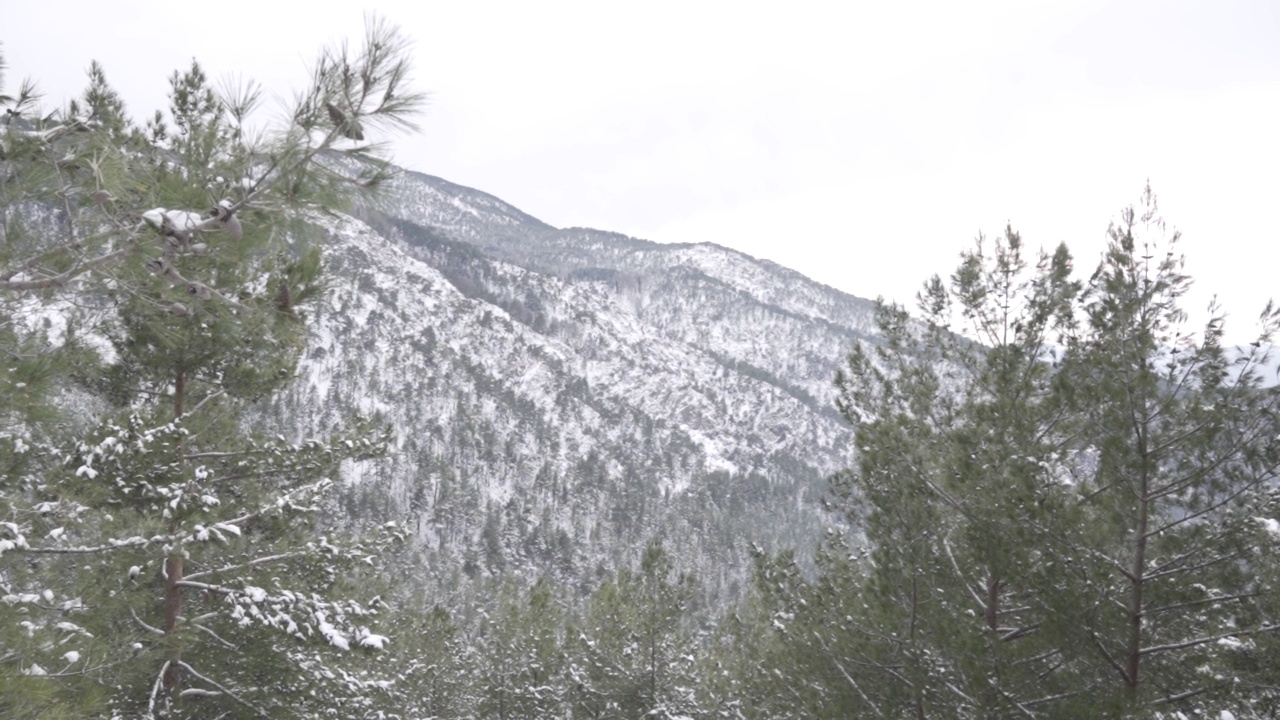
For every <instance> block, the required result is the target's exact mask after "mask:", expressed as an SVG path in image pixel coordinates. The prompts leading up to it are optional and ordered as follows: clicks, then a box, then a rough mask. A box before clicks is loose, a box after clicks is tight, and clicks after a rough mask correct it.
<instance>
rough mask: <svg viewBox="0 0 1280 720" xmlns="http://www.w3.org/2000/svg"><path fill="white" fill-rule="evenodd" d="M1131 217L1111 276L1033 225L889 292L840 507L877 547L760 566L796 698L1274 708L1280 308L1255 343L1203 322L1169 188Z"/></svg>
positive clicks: (1133, 713) (918, 709) (861, 375)
mask: <svg viewBox="0 0 1280 720" xmlns="http://www.w3.org/2000/svg"><path fill="white" fill-rule="evenodd" d="M1111 238H1112V241H1111V243H1110V245H1109V248H1108V251H1107V253H1106V254H1105V255H1104V257H1103V259H1102V262H1101V263H1100V265H1099V267H1098V268H1097V270H1096V272H1094V274H1093V276H1092V277H1091V279H1090V281H1089V282H1088V283H1087V284H1085V283H1081V282H1079V281H1077V280H1074V279H1073V278H1072V267H1071V258H1070V255H1069V253H1068V252H1067V250H1066V248H1065V247H1059V248H1057V249H1056V250H1055V251H1054V252H1053V253H1051V254H1042V255H1041V256H1040V258H1039V259H1038V260H1037V261H1036V262H1035V263H1034V264H1032V263H1030V262H1029V261H1027V260H1026V259H1025V258H1024V255H1023V244H1022V240H1021V238H1020V237H1019V236H1018V235H1017V234H1016V233H1014V232H1013V231H1012V230H1011V229H1010V230H1007V231H1006V233H1005V235H1004V237H1003V238H1001V239H1000V240H999V241H997V242H996V243H994V245H993V246H992V247H990V248H988V246H987V244H986V243H985V242H984V241H983V239H981V238H980V239H979V241H978V243H977V245H976V247H975V249H974V250H972V251H969V252H966V253H965V254H964V255H963V256H962V258H961V262H960V265H959V267H958V268H957V270H956V272H955V273H954V274H953V275H952V276H951V278H950V281H949V282H944V281H943V280H941V279H940V278H937V277H935V278H933V279H931V280H930V281H929V282H927V283H926V284H925V286H924V289H923V290H922V291H921V293H920V295H919V297H918V299H919V304H920V316H919V319H915V318H912V317H910V316H909V315H908V314H907V312H906V311H905V310H904V309H902V308H900V307H897V306H887V305H883V304H882V305H881V306H880V308H879V310H878V314H877V320H878V324H879V327H880V330H881V332H882V333H883V335H884V338H885V342H884V343H883V344H881V345H879V346H876V347H865V346H862V345H859V346H856V347H855V348H854V350H853V352H852V353H851V354H850V356H849V358H848V364H847V368H846V369H845V370H843V371H842V372H841V373H840V374H839V376H838V377H837V385H838V388H839V390H840V395H839V401H838V405H839V408H840V410H841V412H842V413H843V414H844V415H845V416H846V418H848V419H849V421H850V422H852V423H853V424H855V425H856V427H857V444H858V451H859V457H858V464H857V466H856V467H855V468H852V469H850V470H847V471H844V472H841V473H838V474H837V475H836V476H834V477H833V480H832V490H833V492H832V499H833V506H834V507H835V508H837V509H839V510H841V511H842V512H844V513H845V515H846V516H847V517H848V519H849V520H850V522H851V523H852V524H853V525H854V527H855V528H857V529H859V530H861V532H862V533H863V535H864V538H863V541H864V542H865V548H866V549H865V551H862V552H857V553H854V552H850V551H849V550H848V546H846V545H845V544H843V542H835V543H833V544H832V545H831V546H830V547H829V548H828V549H827V550H826V551H825V552H824V553H822V554H821V555H820V561H819V567H820V571H821V574H820V576H819V578H818V580H817V581H815V582H811V583H805V582H796V581H793V580H787V579H786V578H787V577H788V576H787V575H786V574H785V573H784V572H783V566H780V565H777V564H773V563H769V562H764V563H763V564H762V565H761V566H760V567H758V569H757V575H758V585H759V592H760V595H759V596H758V597H760V598H762V599H763V601H764V602H765V607H767V608H770V611H769V612H768V613H759V614H758V615H757V617H756V621H755V622H756V627H757V628H761V627H763V624H764V622H765V620H766V618H767V620H768V621H769V623H770V624H771V625H772V626H773V630H774V632H775V633H776V638H777V643H776V644H775V645H774V646H773V647H772V648H770V649H769V652H771V653H774V654H776V655H777V656H778V657H780V658H782V661H781V663H780V665H786V664H794V665H795V666H796V667H797V668H798V669H797V670H796V671H795V673H794V674H793V675H780V676H777V678H779V679H780V680H781V682H775V683H774V684H773V685H772V687H773V688H774V689H775V690H776V692H777V693H779V694H780V693H783V692H790V693H791V694H793V695H794V699H793V700H791V701H785V702H784V703H783V704H784V705H786V706H788V707H792V708H794V707H796V706H800V707H807V708H810V709H811V711H812V712H822V713H828V712H831V711H833V709H834V711H835V713H836V714H838V715H842V716H858V717H903V716H912V717H956V718H968V717H1015V716H1021V717H1040V716H1044V717H1084V716H1090V717H1104V716H1106V717H1110V716H1125V717H1160V716H1162V715H1161V714H1162V713H1165V715H1163V716H1165V717H1170V716H1172V715H1168V714H1167V713H1172V712H1175V711H1176V712H1182V713H1185V714H1186V715H1187V716H1192V715H1198V714H1204V713H1207V714H1209V715H1212V716H1216V715H1217V714H1218V711H1219V710H1220V709H1229V710H1230V711H1231V712H1233V713H1234V714H1235V716H1236V717H1262V716H1264V715H1262V714H1261V709H1263V708H1268V707H1272V706H1273V705H1274V702H1275V693H1274V689H1273V688H1272V687H1271V686H1270V682H1269V681H1267V680H1263V679H1262V678H1261V677H1260V676H1258V675H1256V674H1255V673H1256V672H1257V670H1256V668H1258V667H1259V666H1258V665H1255V664H1254V663H1256V662H1258V658H1259V657H1262V656H1265V653H1266V652H1268V651H1269V649H1270V647H1271V645H1272V644H1273V642H1274V634H1275V632H1276V631H1277V629H1280V625H1278V624H1277V620H1280V618H1278V617H1277V615H1276V610H1277V608H1276V600H1275V593H1274V590H1273V589H1272V588H1271V585H1270V582H1271V581H1270V579H1269V578H1271V577H1272V575H1271V574H1272V573H1274V565H1273V562H1274V559H1273V558H1274V555H1273V552H1274V549H1275V543H1276V541H1277V538H1276V537H1275V536H1274V535H1273V534H1271V533H1269V532H1262V531H1260V528H1267V529H1269V528H1272V527H1273V523H1274V519H1271V518H1270V515H1269V513H1270V514H1274V497H1273V496H1274V488H1275V482H1276V469H1277V461H1278V460H1280V455H1277V453H1280V446H1277V443H1276V437H1277V427H1276V412H1275V411H1276V407H1275V406H1276V402H1277V392H1276V391H1275V390H1274V389H1273V388H1269V387H1265V386H1264V385H1263V377H1262V375H1261V373H1260V369H1261V368H1262V367H1265V366H1266V364H1267V362H1268V357H1267V348H1268V346H1269V343H1270V341H1271V339H1272V335H1273V333H1274V331H1275V329H1276V327H1277V322H1280V314H1277V312H1276V311H1275V310H1274V309H1273V308H1271V307H1268V308H1267V309H1266V310H1265V311H1264V312H1263V314H1262V317H1261V326H1262V327H1261V331H1260V335H1259V336H1258V338H1257V340H1256V341H1255V342H1254V343H1253V344H1252V345H1251V346H1249V347H1247V348H1243V349H1240V350H1238V351H1236V353H1235V354H1234V355H1233V354H1231V353H1230V352H1229V351H1228V350H1227V349H1226V348H1224V347H1223V323H1222V318H1221V317H1220V316H1217V315H1215V317H1214V318H1213V319H1212V320H1210V322H1209V323H1208V324H1207V326H1206V327H1205V328H1204V329H1203V331H1202V332H1201V333H1199V334H1198V335H1197V334H1194V333H1190V332H1188V331H1186V330H1185V329H1183V325H1184V323H1185V320H1186V314H1185V313H1184V312H1183V311H1182V310H1181V308H1180V305H1179V299H1180V298H1181V297H1182V296H1183V295H1184V293H1185V291H1186V288H1187V287H1188V285H1189V283H1190V280H1189V278H1188V277H1187V276H1186V275H1185V274H1183V273H1182V271H1181V268H1182V259H1181V257H1180V256H1178V255H1177V254H1176V252H1175V248H1176V241H1177V236H1176V235H1173V236H1167V235H1166V233H1165V232H1164V226H1163V224H1162V223H1161V222H1160V220H1159V219H1158V215H1157V212H1156V207H1155V201H1154V197H1153V196H1152V195H1151V194H1150V192H1149V191H1148V192H1147V194H1146V195H1144V197H1143V205H1142V207H1141V208H1140V210H1139V211H1135V210H1132V209H1130V210H1126V211H1125V212H1124V213H1123V214H1122V217H1121V223H1120V225H1119V226H1116V227H1113V228H1112V232H1111ZM957 323H958V325H957ZM957 330H958V331H960V332H959V333H958V334H957V333H956V332H955V331H957ZM780 665H775V667H779V666H780ZM1228 678H1230V679H1228ZM765 680H767V678H762V679H761V682H763V681H765ZM775 699H776V698H775ZM768 700H769V698H767V697H765V698H760V699H759V701H758V702H762V703H767V702H768ZM818 708H822V709H821V710H818ZM775 710H776V711H778V712H779V713H781V712H784V711H785V708H783V707H775ZM766 714H767V713H766Z"/></svg>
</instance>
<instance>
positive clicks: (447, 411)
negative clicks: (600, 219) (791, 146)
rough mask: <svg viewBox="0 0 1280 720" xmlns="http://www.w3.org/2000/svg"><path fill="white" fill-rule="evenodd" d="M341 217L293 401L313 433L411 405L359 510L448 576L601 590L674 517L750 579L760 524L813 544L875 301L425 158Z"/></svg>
mask: <svg viewBox="0 0 1280 720" xmlns="http://www.w3.org/2000/svg"><path fill="white" fill-rule="evenodd" d="M330 230H331V232H330V233H329V240H328V241H327V243H326V248H325V252H326V257H327V266H328V270H329V273H330V278H331V280H330V292H329V294H328V297H327V300H326V301H325V302H324V303H323V304H322V306H321V307H319V308H316V309H314V310H313V311H312V319H313V323H312V340H311V343H310V346H309V348H308V351H307V354H306V357H305V359H304V360H303V363H302V365H301V367H300V369H299V375H300V381H299V382H298V383H295V384H294V386H293V388H292V389H291V390H290V392H289V393H288V394H287V396H286V397H285V398H283V399H282V400H281V402H279V403H278V404H277V405H276V406H275V407H274V412H275V413H277V420H278V422H280V423H282V424H284V425H285V426H286V427H287V426H292V427H293V429H294V430H295V432H298V433H309V432H313V431H315V430H317V429H319V428H321V427H323V426H326V425H331V424H338V423H341V422H342V421H343V420H344V419H345V418H346V417H347V416H348V415H349V414H350V413H351V411H352V410H359V411H360V412H362V413H364V414H367V415H371V416H372V417H374V418H375V419H377V420H380V421H382V422H385V423H388V424H390V425H391V426H392V427H393V428H394V431H395V448H394V450H393V452H391V453H390V454H389V455H388V456H387V457H386V458H385V459H383V460H381V461H378V462H375V463H372V464H369V465H366V466H362V467H360V468H357V471H358V473H359V474H360V475H361V477H360V482H357V483H353V484H352V486H351V488H350V489H349V493H348V496H347V500H348V502H349V503H351V505H352V507H351V508H350V510H351V512H352V513H353V515H354V516H355V517H362V518H381V517H384V516H385V515H387V514H393V515H404V514H407V515H408V516H409V517H410V522H411V523H412V524H413V525H414V526H415V527H416V528H417V532H418V537H419V539H420V542H421V547H422V550H423V556H424V558H425V559H426V561H427V564H428V566H429V567H431V568H432V569H434V570H435V571H437V572H442V573H448V572H452V571H453V570H454V569H460V570H463V571H465V572H467V573H470V574H472V575H476V574H482V573H496V572H501V571H503V570H507V569H516V570H523V569H530V570H542V571H551V572H555V573H556V574H557V575H558V576H560V577H561V579H563V580H566V581H569V582H580V583H582V585H581V586H582V587H583V588H584V589H585V588H586V587H587V585H588V583H589V581H590V580H591V577H592V576H593V574H594V573H596V572H597V571H598V570H601V569H607V568H610V567H612V566H613V565H615V564H616V563H618V562H620V561H624V560H626V561H629V560H630V559H631V558H632V557H633V556H634V554H635V552H636V551H637V549H638V548H639V547H640V546H642V544H643V543H645V542H647V541H648V540H649V539H650V538H651V537H653V536H661V537H662V538H663V539H664V541H665V542H666V544H667V546H668V547H669V548H670V549H671V550H672V551H673V552H674V553H675V554H676V555H677V556H678V557H680V558H681V559H682V560H683V561H684V562H685V563H687V564H688V566H690V567H693V568H696V569H697V571H698V572H699V574H701V575H702V576H703V577H704V580H705V581H706V583H707V584H708V586H709V587H710V589H711V590H712V591H713V592H715V593H719V592H729V593H732V592H734V590H735V586H736V585H737V583H739V582H740V581H741V580H742V579H743V578H742V577H741V575H742V573H743V571H744V570H745V569H746V568H747V567H749V563H746V562H745V556H746V555H747V552H748V549H749V547H750V545H749V544H750V543H752V542H754V543H757V544H760V545H762V546H765V547H779V546H795V547H804V548H808V547H812V542H813V540H814V539H815V536H816V534H817V533H818V532H819V531H820V529H821V527H822V525H823V524H824V523H825V522H826V519H825V518H824V517H823V515H822V511H821V509H820V504H819V500H820V497H821V495H822V493H823V491H824V488H825V482H826V481H825V478H826V476H827V475H828V474H829V473H830V472H832V471H833V470H836V469H837V468H840V467H842V466H844V465H846V464H848V463H849V462H850V460H851V451H852V431H851V428H850V427H849V426H848V425H847V424H846V423H845V422H844V421H843V420H842V419H841V418H840V417H839V416H838V415H837V414H836V412H835V411H834V407H833V402H832V400H833V389H832V384H831V380H832V377H833V375H834V373H835V370H836V368H837V366H838V364H839V363H840V362H841V361H842V359H843V357H844V354H845V353H846V352H847V351H848V349H849V348H850V346H851V344H852V343H853V342H855V341H858V340H860V339H861V340H874V337H873V333H874V331H873V329H872V310H873V305H872V303H870V302H869V301H866V300H862V299H859V298H855V297H852V296H850V295H847V294H844V293H841V292H839V291H836V290H834V289H832V288H830V287H827V286H825V285H821V284H819V283H816V282H813V281H811V280H809V279H807V278H805V277H803V276H802V275H800V274H798V273H796V272H793V271H790V270H787V269H786V268H783V267H780V266H778V265H776V264H773V263H770V262H767V261H761V260H757V259H755V258H752V257H750V256H747V255H744V254H742V253H739V252H736V251H733V250H730V249H727V248H725V247H721V246H719V245H714V244H710V243H703V244H696V245H662V244H657V243H653V242H647V241H643V240H638V239H635V238H630V237H626V236H623V235H619V234H616V233H609V232H601V231H597V230H589V229H581V228H573V229H557V228H553V227H551V226H549V225H547V224H545V223H543V222H541V221H539V220H537V219H535V218H533V217H530V216H528V215H526V214H525V213H523V212H521V211H519V210H518V209H516V208H514V207H512V206H510V205H508V204H506V203H504V202H502V201H501V200H499V199H497V198H494V197H492V196H490V195H486V194H485V193H482V192H479V191H476V190H472V189H469V188H465V187H461V186H458V185H454V184H451V183H449V182H446V181H444V180H441V179H439V178H435V177H430V176H426V175H420V174H414V173H406V174H404V175H403V176H401V177H400V178H399V179H398V180H397V182H396V183H395V185H394V186H393V188H392V192H391V193H390V197H389V198H388V200H387V202H386V203H385V204H384V206H383V207H382V208H381V210H380V211H379V212H377V213H366V214H365V216H364V219H363V220H357V219H355V218H351V217H342V218H340V219H337V220H334V221H332V222H331V223H330Z"/></svg>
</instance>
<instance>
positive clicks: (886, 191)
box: [0, 0, 1280, 337]
mask: <svg viewBox="0 0 1280 720" xmlns="http://www.w3.org/2000/svg"><path fill="white" fill-rule="evenodd" d="M305 6H306V7H307V8H308V9H307V10H306V11H305V12H303V11H301V10H297V9H293V8H295V7H296V8H301V7H304V5H303V4H301V3H276V2H264V1H262V0H259V1H258V2H243V1H242V0H221V1H220V2H218V3H214V4H209V3H179V2H173V0H165V1H163V2H161V1H158V0H155V1H151V0H146V1H144V0H138V1H125V0H110V1H109V2H107V1H102V0H95V1H92V2H91V1H87V0H43V1H39V2H37V1H36V0H13V1H11V2H5V3H3V7H0V41H3V43H4V48H5V53H6V55H7V56H8V60H9V63H10V65H11V71H10V77H9V83H10V87H11V89H12V87H13V86H14V85H16V82H17V80H18V79H19V78H21V77H23V76H31V77H33V78H35V79H37V80H39V81H40V83H41V85H42V87H43V88H44V89H45V90H46V92H47V94H48V96H49V100H50V101H51V102H60V101H62V100H64V99H65V98H67V97H70V96H72V95H74V94H78V93H79V92H80V90H81V89H82V88H83V85H84V70H85V68H86V67H87V66H88V63H89V61H90V60H91V59H97V60H99V61H101V62H102V63H103V64H104V65H105V67H106V70H107V74H108V77H109V78H110V79H111V81H112V83H113V84H114V85H115V86H116V87H117V88H118V89H119V90H120V91H121V93H122V94H123V95H124V97H125V99H126V102H128V103H129V106H130V110H131V112H132V113H134V114H135V115H136V116H140V115H142V114H143V113H144V112H149V111H151V110H152V109H154V108H158V107H164V105H165V99H164V97H165V90H166V88H167V84H166V78H167V76H168V75H169V73H171V72H172V71H173V70H174V69H176V68H179V67H185V66H186V65H187V64H189V62H190V59H191V58H192V57H195V58H197V59H199V60H200V62H201V63H202V64H203V65H204V66H205V68H206V70H207V71H208V72H209V73H210V74H211V75H212V76H214V77H223V76H228V75H237V74H238V75H241V76H244V77H252V78H255V79H257V80H259V81H261V82H262V83H263V84H264V85H266V87H267V88H268V89H269V90H271V91H274V92H275V93H277V94H278V95H280V96H288V95H289V93H290V89H291V88H294V87H300V86H301V84H302V82H303V81H304V79H305V76H306V65H307V63H308V61H310V60H311V59H312V58H313V57H314V56H315V53H316V50H318V49H319V48H320V47H321V46H322V45H324V44H326V43H327V42H331V41H335V40H339V39H341V38H343V37H349V38H351V39H352V40H358V38H359V36H360V35H361V33H362V27H363V18H364V16H365V13H366V12H369V11H374V12H377V13H379V14H381V15H382V16H384V17H385V18H386V19H388V20H390V21H391V22H393V23H396V24H398V25H400V26H401V28H402V29H403V30H404V32H405V33H406V34H408V35H409V36H410V37H412V38H413V39H414V40H415V42H416V60H415V65H416V68H417V70H416V84H417V85H418V87H419V88H421V89H424V90H427V91H429V92H431V93H432V104H431V106H430V107H429V108H428V112H427V115H426V116H425V117H424V118H423V122H422V133H421V134H420V135H417V136H412V137H404V138H401V139H400V140H398V141H397V146H396V152H397V160H398V162H399V163H400V164H402V165H405V166H407V167H409V168H412V169H415V170H421V171H423V172H427V173H431V174H434V175H439V176H442V177H444V178H446V179H448V180H452V181H454V182H458V183H461V184H464V185H469V186H472V187H476V188H479V189H481V190H484V191H487V192H490V193H492V194H494V195H497V196H498V197H501V198H503V199H504V200H507V201H508V202H511V203H513V204H515V205H516V206H518V207H520V208H521V209H523V210H525V211H526V212H529V213H530V214H532V215H534V216H537V217H539V218H541V219H543V220H545V221H547V222H549V223H551V224H553V225H557V226H562V227H563V226H572V225H585V226H591V227H597V228H601V229H606V230H615V231H619V232H624V233H627V234H630V235H634V236H637V237H643V238H648V239H651V240H657V241H662V242H676V241H680V242H697V241H712V242H717V243H720V244H723V245H727V246H730V247H734V248H737V249H740V250H742V251H745V252H747V253H750V254H752V255H755V256H758V257H764V258H769V259H771V260H774V261H777V262H779V263H781V264H783V265H787V266H789V267H792V268H795V269H797V270H800V271H801V272H803V273H805V274H807V275H809V276H811V277H813V278H815V279H817V280H820V281H822V282H826V283H828V284H831V285H834V286H836V287H839V288H841V289H843V290H846V291H848V292H851V293H854V294H856V295H861V296H864V297H875V296H877V295H885V296H888V297H891V298H896V299H900V300H904V301H905V300H909V299H910V298H911V297H912V296H913V295H914V293H915V290H916V288H917V287H918V286H919V283H920V282H921V281H922V280H923V279H924V278H925V277H926V276H927V275H929V274H931V273H934V272H941V273H944V274H945V273H948V272H950V270H951V269H952V268H953V266H954V260H955V257H956V255H957V253H958V252H959V251H960V250H961V249H963V248H964V247H966V246H967V245H968V243H969V242H970V241H971V239H972V238H973V237H974V236H975V235H976V234H977V232H978V231H984V232H986V233H987V234H989V235H990V234H996V233H998V232H1000V231H1001V230H1002V228H1003V227H1004V225H1005V223H1006V222H1012V223H1013V225H1014V227H1015V228H1016V229H1019V230H1021V231H1022V233H1023V237H1024V239H1026V240H1027V241H1028V242H1029V243H1031V244H1032V245H1033V246H1040V245H1043V246H1046V247H1051V246H1053V245H1055V244H1056V243H1058V242H1059V241H1063V240H1065V241H1067V242H1068V244H1069V245H1070V246H1071V247H1072V249H1073V250H1074V251H1075V253H1076V256H1077V258H1078V263H1079V264H1080V265H1081V266H1092V264H1093V263H1094V262H1095V260H1096V258H1097V254H1098V252H1099V251H1100V250H1101V248H1102V245H1103V241H1104V236H1105V231H1106V228H1107V224H1108V222H1109V221H1110V220H1111V219H1113V218H1114V217H1115V216H1116V214H1117V211H1118V210H1119V209H1120V208H1121V207H1123V206H1125V205H1127V204H1130V203H1133V202H1136V201H1137V199H1138V196H1139V194H1140V192H1141V190H1142V187H1143V184H1144V183H1145V182H1146V181H1147V180H1148V179H1150V181H1151V184H1152V186H1153V188H1154V189H1155V191H1156V193H1157V194H1158V195H1159V197H1160V201H1161V207H1162V209H1163V211H1164V215H1165V217H1166V218H1167V219H1168V220H1169V222H1170V223H1172V224H1173V225H1174V226H1175V227H1177V228H1178V229H1180V230H1181V231H1182V232H1183V234H1184V241H1183V249H1184V251H1185V252H1186V253H1187V255H1188V269H1189V270H1190V271H1191V272H1192V274H1193V275H1194V276H1195V277H1196V278H1197V281H1198V282H1197V286H1198V288H1199V291H1198V293H1197V295H1196V297H1195V302H1196V304H1197V305H1200V304H1203V303H1204V302H1206V301H1207V298H1208V296H1209V293H1210V292H1216V293H1217V294H1218V295H1219V297H1220V298H1221V299H1222V300H1223V302H1224V304H1225V305H1226V307H1227V309H1228V311H1229V312H1231V314H1232V316H1233V317H1235V318H1236V322H1235V323H1234V330H1235V332H1233V333H1231V334H1232V335H1233V336H1237V337H1239V335H1237V333H1241V334H1245V335H1247V334H1248V331H1249V329H1250V327H1251V323H1252V321H1253V319H1254V318H1255V317H1256V315H1257V312H1258V310H1260V309H1261V306H1262V304H1263V303H1264V302H1265V301H1266V299H1267V298H1269V297H1271V296H1272V295H1280V293H1277V289H1280V285H1278V284H1277V282H1276V277H1277V275H1278V274H1280V273H1278V272H1277V268H1280V217H1277V208H1278V207H1280V203H1278V202H1277V201H1278V200H1280V3H1276V2H1273V1H1271V0H1254V1H1252V2H1250V1H1239V2H1235V1H1230V0H1217V1H1215V2H1208V1H1205V2H1181V1H1178V0H1161V1H1156V0H1150V1H1146V2H1143V1H1131V2H1119V1H1117V2H1104V1H1102V0H1092V1H1084V2H1079V1H1077V2H1070V3H1046V2H1029V1H1024V0H1016V1H1014V0H1009V1H1007V2H963V3H958V2H935V3H923V2H920V3H907V2H902V3H892V2H883V1H882V0H881V1H879V2H874V3H872V2H845V3H835V2H822V3H804V2H789V3H786V4H785V6H784V5H783V3H778V2H775V3H768V4H766V3H752V2H742V1H739V2H723V3H721V2H694V1H693V0H684V1H683V2H664V1H662V0H647V1H646V2H642V3H640V2H634V3H606V2H581V3H571V2H536V3H532V2H503V3H500V2H475V1H469V2H434V3H432V2H405V1H399V0H395V1H392V0H388V1H384V2H381V3H378V4H376V5H375V4H370V5H365V6H361V5H359V4H356V3H335V2H328V1H326V0H318V1H316V2H311V3H307V4H306V5H305Z"/></svg>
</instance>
